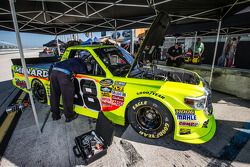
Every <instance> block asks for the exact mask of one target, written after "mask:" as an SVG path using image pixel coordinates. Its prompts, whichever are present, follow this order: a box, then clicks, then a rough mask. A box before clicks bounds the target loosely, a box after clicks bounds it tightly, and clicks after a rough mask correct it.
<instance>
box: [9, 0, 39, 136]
mask: <svg viewBox="0 0 250 167" xmlns="http://www.w3.org/2000/svg"><path fill="white" fill-rule="evenodd" d="M9 3H10V8H11V14H12V18H13V23H14V27H15V31H16V40H17V45H18V49H19V52H20V57H21V63H22V67H23V71H24V76H25V82H26V86H27V89H26V90H27V91H28V94H29V98H30V103H31V107H32V111H33V115H34V118H35V122H36V126H37V128H38V131H39V134H40V133H41V130H40V126H39V121H38V117H37V112H36V106H35V103H34V99H33V93H32V90H31V86H30V83H29V78H28V70H27V66H26V62H25V59H24V53H23V45H22V41H21V37H20V33H19V28H18V23H17V18H16V11H15V5H14V1H13V0H9Z"/></svg>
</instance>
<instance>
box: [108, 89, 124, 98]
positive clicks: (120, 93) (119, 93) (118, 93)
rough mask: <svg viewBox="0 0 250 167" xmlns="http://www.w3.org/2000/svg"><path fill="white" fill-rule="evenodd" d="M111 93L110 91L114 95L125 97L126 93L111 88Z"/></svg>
mask: <svg viewBox="0 0 250 167" xmlns="http://www.w3.org/2000/svg"><path fill="white" fill-rule="evenodd" d="M111 93H112V95H115V96H121V97H126V93H123V92H118V91H115V90H112V91H111Z"/></svg>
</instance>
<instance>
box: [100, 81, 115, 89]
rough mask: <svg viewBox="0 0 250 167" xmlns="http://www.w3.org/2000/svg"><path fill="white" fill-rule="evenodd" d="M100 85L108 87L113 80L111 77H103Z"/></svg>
mask: <svg viewBox="0 0 250 167" xmlns="http://www.w3.org/2000/svg"><path fill="white" fill-rule="evenodd" d="M100 84H101V86H104V87H108V86H111V85H113V80H112V79H103V80H101V81H100Z"/></svg>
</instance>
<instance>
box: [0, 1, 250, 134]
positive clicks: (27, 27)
mask: <svg viewBox="0 0 250 167" xmlns="http://www.w3.org/2000/svg"><path fill="white" fill-rule="evenodd" d="M46 1H48V0H42V1H41V5H42V10H38V11H23V12H16V11H15V5H14V0H9V4H10V7H11V10H7V9H4V8H2V7H0V11H3V12H1V13H0V15H6V14H11V15H12V20H5V21H1V22H7V23H11V22H13V23H14V29H13V28H11V27H8V26H3V25H0V27H2V28H5V29H9V30H11V31H14V30H15V32H16V38H17V44H18V48H19V51H20V57H21V62H22V66H23V69H24V75H25V81H26V84H27V90H28V93H29V96H30V100H31V105H32V110H33V114H34V118H35V121H36V125H37V128H38V129H39V132H41V131H40V127H39V122H38V118H37V113H36V108H35V105H34V100H33V95H32V91H31V86H30V84H29V80H28V72H27V67H26V63H25V59H24V53H23V47H22V42H21V38H20V33H19V31H31V30H39V31H43V32H45V33H48V34H52V35H56V39H57V40H58V35H61V34H63V33H64V32H66V31H68V30H71V31H73V32H76V33H80V32H81V33H83V32H90V31H91V30H93V29H94V28H95V27H101V28H108V29H115V31H117V30H119V29H126V27H127V26H129V25H132V24H136V23H141V24H144V25H145V27H148V25H150V24H151V23H150V22H149V19H153V18H154V17H155V16H156V15H151V16H145V17H144V18H142V19H139V20H131V19H119V18H106V17H103V15H102V14H101V12H103V11H105V10H107V9H109V8H111V7H113V6H121V7H138V8H152V7H153V8H154V9H155V7H156V6H158V5H161V4H163V3H167V2H170V1H172V0H161V1H159V2H157V3H154V1H149V0H147V1H146V2H147V4H126V3H122V1H123V0H117V1H115V2H113V3H112V2H105V1H91V0H90V1H89V0H85V1H78V0H72V1H64V2H60V1H58V2H57V3H61V4H63V5H64V6H66V7H68V8H69V9H68V10H67V11H65V12H55V11H48V10H47V9H46V6H45V4H44V2H46ZM71 2H79V4H77V5H75V6H71V5H69V4H70V3H71ZM248 2H249V0H245V1H240V2H238V0H236V1H235V2H234V3H232V4H228V5H225V6H221V7H218V8H214V9H209V10H206V11H202V12H199V13H195V14H192V15H189V16H183V15H174V14H171V13H170V14H169V15H170V16H172V17H178V19H175V20H172V21H171V22H172V23H175V22H178V21H181V20H184V19H190V18H191V19H199V20H204V21H218V20H217V19H211V18H206V17H200V16H201V15H203V14H206V13H209V12H211V11H215V10H221V9H223V8H226V7H229V9H228V11H227V12H226V13H225V14H224V15H223V16H222V17H221V18H220V19H219V25H218V29H217V38H216V45H215V51H214V57H213V64H212V69H211V75H210V84H211V81H212V75H213V69H214V61H215V57H216V52H217V45H218V40H219V35H220V30H221V22H222V20H223V18H224V17H225V15H227V14H228V13H229V12H230V10H231V9H232V8H233V7H234V6H236V5H240V4H243V3H248ZM91 4H103V5H107V6H106V7H104V8H102V9H99V10H95V9H94V8H93V6H92V5H91ZM80 6H85V14H84V13H82V12H80V11H79V10H77V8H78V7H80ZM89 9H91V10H93V12H92V13H90V10H89ZM70 11H75V12H76V13H77V14H68V13H69V12H70ZM24 14H36V15H35V16H34V17H28V16H25V15H24ZM46 14H48V15H49V16H50V15H51V14H57V15H58V16H56V17H53V18H52V19H51V20H48V19H47V17H46ZM96 14H97V15H98V17H94V15H96ZM41 15H43V21H39V20H37V18H38V17H39V16H41ZM17 16H19V17H22V18H25V19H27V21H19V22H18V20H17ZM51 16H52V15H51ZM62 16H70V17H84V18H98V19H101V20H103V22H102V23H99V24H96V25H94V24H90V23H66V22H63V21H62V20H60V18H61V17H62ZM55 20H56V21H58V22H60V24H63V25H66V26H67V27H60V29H63V30H61V31H59V32H57V30H56V27H55V26H54V25H55V24H54V23H52V22H53V21H55ZM117 21H125V22H128V23H127V24H124V25H120V26H119V25H117ZM111 22H115V26H114V25H113V24H112V23H111ZM18 23H20V24H21V27H20V28H19V26H18ZM31 23H35V24H38V25H39V26H37V27H36V26H33V25H31ZM56 24H58V23H56ZM105 24H108V25H109V26H106V25H105ZM40 25H47V26H46V27H43V28H41V27H40ZM79 25H89V26H91V27H90V28H87V29H85V30H80V29H78V28H77V26H79ZM49 28H55V31H54V32H51V31H49V30H47V29H49ZM223 31H225V30H223ZM240 31H242V29H240V30H236V32H240Z"/></svg>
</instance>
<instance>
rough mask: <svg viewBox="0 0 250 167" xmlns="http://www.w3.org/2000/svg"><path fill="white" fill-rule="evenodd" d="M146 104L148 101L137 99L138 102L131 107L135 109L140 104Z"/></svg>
mask: <svg viewBox="0 0 250 167" xmlns="http://www.w3.org/2000/svg"><path fill="white" fill-rule="evenodd" d="M147 104H148V101H139V102H138V103H136V104H135V105H133V109H134V110H135V109H136V108H137V107H140V106H142V105H147Z"/></svg>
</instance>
